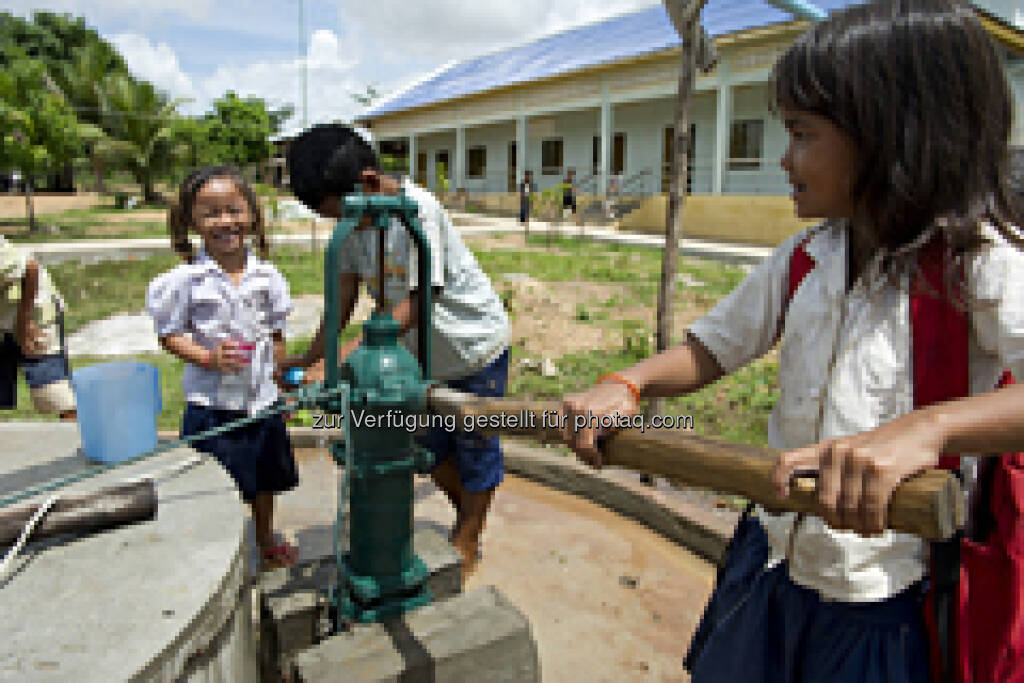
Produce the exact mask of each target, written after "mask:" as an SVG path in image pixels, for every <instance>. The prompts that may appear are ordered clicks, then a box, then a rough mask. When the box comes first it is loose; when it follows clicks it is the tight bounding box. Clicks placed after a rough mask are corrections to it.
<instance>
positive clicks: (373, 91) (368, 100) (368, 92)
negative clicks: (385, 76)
mask: <svg viewBox="0 0 1024 683" xmlns="http://www.w3.org/2000/svg"><path fill="white" fill-rule="evenodd" d="M351 97H352V99H353V100H354V101H355V102H356V104H360V105H362V106H364V107H369V106H370V105H372V104H373V103H374V102H376V101H377V98H378V97H380V91H379V90H377V88H376V87H375V86H374V85H373V84H372V83H371V84H370V85H368V86H366V89H365V90H363V92H361V93H352V94H351Z"/></svg>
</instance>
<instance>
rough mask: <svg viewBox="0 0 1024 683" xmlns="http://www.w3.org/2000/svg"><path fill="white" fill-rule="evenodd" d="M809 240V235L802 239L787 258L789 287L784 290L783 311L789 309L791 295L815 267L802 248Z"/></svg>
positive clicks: (812, 260) (809, 256)
mask: <svg viewBox="0 0 1024 683" xmlns="http://www.w3.org/2000/svg"><path fill="white" fill-rule="evenodd" d="M810 239H811V236H810V235H808V236H807V237H805V238H803V240H801V241H800V244H798V245H796V249H794V250H793V253H792V254H791V255H790V257H789V283H788V284H789V287H788V289H787V290H786V302H785V305H784V306H783V310H785V309H787V308H789V302H790V301H792V300H793V295H794V294H796V290H797V288H798V287H800V283H801V282H803V281H804V278H805V277H807V274H808V273H810V272H811V271H812V270H814V266H816V265H817V263H815V261H814V259H813V258H811V255H810V254H808V253H807V250H806V249H805V248H804V247H805V245H806V244H807V242H808V241H809V240H810Z"/></svg>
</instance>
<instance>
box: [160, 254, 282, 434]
mask: <svg viewBox="0 0 1024 683" xmlns="http://www.w3.org/2000/svg"><path fill="white" fill-rule="evenodd" d="M291 308H292V302H291V298H290V297H289V295H288V282H287V281H286V280H285V279H284V277H283V276H282V275H281V273H279V272H278V271H277V269H276V268H274V266H273V265H272V264H270V263H268V262H266V261H262V260H260V259H258V258H257V257H256V256H254V255H253V254H252V253H249V254H248V256H247V258H246V265H245V271H244V272H243V273H242V278H241V280H240V281H239V283H238V285H237V286H236V285H235V284H234V283H233V282H232V281H231V278H230V277H228V274H227V273H225V272H224V270H223V269H222V268H221V267H220V266H219V265H218V264H217V262H216V261H214V260H213V259H212V258H210V257H209V256H208V255H207V253H206V251H205V250H201V251H200V252H199V254H198V256H197V257H196V258H195V260H194V261H193V262H192V263H185V264H182V265H180V266H177V267H176V268H174V269H173V270H170V271H168V272H166V273H163V274H162V275H159V276H158V277H157V278H156V279H154V280H153V281H152V282H151V283H150V284H149V289H148V291H147V292H146V309H147V310H148V311H149V314H150V315H151V316H152V317H153V320H154V322H155V324H156V333H157V336H159V337H166V336H168V335H172V334H190V335H192V339H193V341H195V342H196V343H198V344H199V345H201V346H203V347H204V348H207V349H215V348H217V346H219V345H220V344H221V343H222V342H224V341H227V340H228V339H240V340H246V341H250V342H254V343H255V348H254V349H253V351H252V360H251V361H250V362H249V364H248V365H247V366H245V367H244V369H243V370H242V371H241V372H240V373H237V374H230V373H224V372H218V371H215V370H208V369H206V368H203V367H200V366H198V365H193V364H191V363H186V365H185V374H184V378H183V381H182V383H183V384H184V391H185V400H187V401H188V402H189V403H195V404H197V405H200V406H205V407H208V408H217V409H221V410H238V411H245V412H248V413H249V414H253V413H256V412H259V411H260V410H263V409H264V408H266V407H268V406H270V405H271V404H272V403H273V402H274V401H276V400H277V396H278V392H277V385H276V384H275V383H274V342H273V339H272V338H271V336H270V335H271V333H273V332H277V331H280V332H282V333H283V332H284V327H285V320H286V319H287V317H288V313H289V312H290V311H291Z"/></svg>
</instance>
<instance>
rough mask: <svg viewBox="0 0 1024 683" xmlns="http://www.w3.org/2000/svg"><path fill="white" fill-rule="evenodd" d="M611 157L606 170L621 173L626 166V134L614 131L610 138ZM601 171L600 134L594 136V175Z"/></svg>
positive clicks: (616, 173)
mask: <svg viewBox="0 0 1024 683" xmlns="http://www.w3.org/2000/svg"><path fill="white" fill-rule="evenodd" d="M611 153H612V158H611V166H610V167H609V169H608V172H609V173H611V174H612V175H622V173H623V171H624V170H625V168H626V134H625V133H616V134H615V137H613V138H612V149H611ZM600 172H601V136H600V135H595V136H594V175H598V174H599V173H600Z"/></svg>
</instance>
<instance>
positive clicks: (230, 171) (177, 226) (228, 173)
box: [167, 166, 270, 263]
mask: <svg viewBox="0 0 1024 683" xmlns="http://www.w3.org/2000/svg"><path fill="white" fill-rule="evenodd" d="M214 178H226V179H228V180H230V181H231V182H233V183H234V184H235V187H237V188H238V191H239V192H241V193H242V196H243V197H245V201H246V202H247V203H248V204H249V210H250V211H251V212H252V217H253V218H252V227H251V228H250V230H251V231H252V233H253V234H255V235H256V239H257V244H256V246H257V247H258V248H259V251H260V256H261V257H263V258H267V256H268V255H269V253H270V249H269V247H268V246H267V236H266V234H265V232H264V229H263V212H262V211H261V210H260V202H259V200H258V199H257V198H256V194H255V193H254V192H253V191H252V188H251V187H249V183H247V182H245V178H243V177H242V174H241V172H240V171H239V170H238V169H237V168H235V167H234V166H204V167H203V168H198V169H196V170H194V171H192V172H191V173H189V174H188V175H187V176H186V177H185V179H184V180H183V181H181V187H180V188H179V189H178V201H177V202H175V203H174V205H172V206H171V210H170V211H169V212H168V213H167V229H168V231H169V232H170V233H171V246H173V247H174V251H176V252H178V254H179V255H180V256H181V257H182V258H183V259H185V260H186V261H188V262H190V263H191V262H192V259H194V258H195V253H194V250H193V249H192V241H191V240H190V239H189V238H188V232H189V229H190V228H191V227H192V225H193V221H192V209H193V207H194V206H195V203H196V195H197V194H199V190H201V189H203V186H204V185H206V183H207V182H209V181H211V180H213V179H214Z"/></svg>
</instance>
